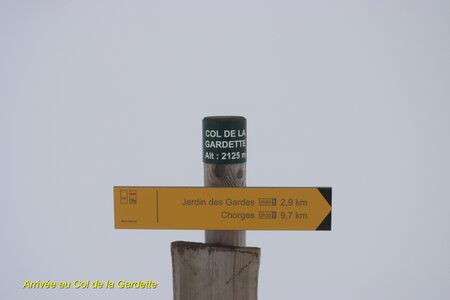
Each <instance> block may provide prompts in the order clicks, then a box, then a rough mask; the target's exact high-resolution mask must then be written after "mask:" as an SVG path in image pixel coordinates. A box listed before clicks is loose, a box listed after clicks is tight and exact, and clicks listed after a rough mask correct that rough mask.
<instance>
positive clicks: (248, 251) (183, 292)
mask: <svg viewBox="0 0 450 300" xmlns="http://www.w3.org/2000/svg"><path fill="white" fill-rule="evenodd" d="M260 251H261V250H260V249H259V248H251V247H245V248H240V247H226V246H215V245H207V244H200V243H190V242H173V243H172V245H171V252H172V265H173V274H174V276H173V289H174V299H175V300H194V299H195V300H225V299H226V300H256V299H257V292H258V272H259V263H260Z"/></svg>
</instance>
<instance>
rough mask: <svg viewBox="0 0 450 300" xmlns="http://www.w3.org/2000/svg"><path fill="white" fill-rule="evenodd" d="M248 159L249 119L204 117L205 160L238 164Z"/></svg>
mask: <svg viewBox="0 0 450 300" xmlns="http://www.w3.org/2000/svg"><path fill="white" fill-rule="evenodd" d="M246 161H247V120H246V119H245V118H244V117H234V116H233V117H206V118H204V119H203V162H204V163H208V164H237V163H244V162H246Z"/></svg>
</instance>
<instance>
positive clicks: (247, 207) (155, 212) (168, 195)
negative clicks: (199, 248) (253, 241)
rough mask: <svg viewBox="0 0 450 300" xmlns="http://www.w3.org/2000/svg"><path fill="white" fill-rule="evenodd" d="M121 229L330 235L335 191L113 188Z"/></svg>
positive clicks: (292, 188) (307, 189)
mask: <svg viewBox="0 0 450 300" xmlns="http://www.w3.org/2000/svg"><path fill="white" fill-rule="evenodd" d="M114 218H115V228H118V229H203V230H331V187H319V188H311V187H307V188H305V187H289V188H285V187H283V188H280V187H244V188H213V187H208V188H206V187H127V186H122V187H121V186H118V187H114Z"/></svg>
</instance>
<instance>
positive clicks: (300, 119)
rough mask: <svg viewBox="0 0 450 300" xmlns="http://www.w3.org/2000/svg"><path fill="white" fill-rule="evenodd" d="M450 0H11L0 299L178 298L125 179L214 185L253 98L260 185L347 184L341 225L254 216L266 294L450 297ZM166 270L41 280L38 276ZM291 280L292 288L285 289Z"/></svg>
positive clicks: (2, 4) (252, 166) (1, 29)
mask: <svg viewBox="0 0 450 300" xmlns="http://www.w3.org/2000/svg"><path fill="white" fill-rule="evenodd" d="M449 37H450V2H449V1H392V0H390V1H350V0H346V1H283V0H281V1H196V0H194V1H2V0H0V195H1V196H0V199H1V208H0V231H1V243H0V259H1V261H0V263H1V267H0V282H1V283H0V286H1V289H0V298H1V299H124V298H127V299H172V279H171V277H172V266H171V258H170V243H171V242H172V241H175V240H185V241H198V242H202V241H203V231H183V230H178V231H171V230H114V224H113V186H114V185H149V186H202V184H203V166H202V157H201V155H202V145H201V120H202V118H203V117H205V116H209V115H242V116H245V117H246V118H247V124H248V125H247V126H248V160H247V184H248V186H332V187H333V222H332V231H331V232H314V231H311V232H301V231H249V232H248V233H247V244H248V246H256V247H261V249H262V257H261V268H260V278H259V299H262V300H269V299H300V298H301V299H309V300H315V299H330V298H333V299H369V300H371V299H373V300H375V299H377V300H378V299H387V300H394V299H449V298H450V285H449V279H450V254H449V253H450V218H449V209H450V201H449V200H450V199H449V192H448V188H449V185H450V175H449V169H450V158H449V154H450V141H449V137H450V118H449V116H450V104H449V100H450V39H449ZM77 279H78V280H91V281H94V280H101V281H105V280H111V281H117V280H120V279H123V280H154V281H156V282H158V284H159V285H158V288H157V289H156V290H119V289H117V288H115V289H113V290H106V289H102V290H93V289H88V290H75V289H73V288H72V289H70V290H59V289H55V290H29V289H22V285H23V283H24V282H25V281H26V280H31V281H37V280H41V281H45V280H52V281H58V282H59V281H74V280H77ZM280 297H281V298H280Z"/></svg>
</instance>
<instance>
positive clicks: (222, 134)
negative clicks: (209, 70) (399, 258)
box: [114, 117, 332, 300]
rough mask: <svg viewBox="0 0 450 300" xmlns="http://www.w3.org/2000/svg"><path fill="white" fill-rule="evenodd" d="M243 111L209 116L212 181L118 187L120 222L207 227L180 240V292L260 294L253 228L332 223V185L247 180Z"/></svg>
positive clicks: (198, 296) (208, 173)
mask: <svg viewBox="0 0 450 300" xmlns="http://www.w3.org/2000/svg"><path fill="white" fill-rule="evenodd" d="M246 131H247V128H246V120H245V118H243V117H206V118H204V119H203V162H204V180H205V187H133V186H117V187H114V219H115V228H116V229H200V230H205V242H206V243H205V244H202V243H192V242H173V243H172V245H171V252H172V266H173V291H174V299H175V300H193V299H195V300H219V299H233V300H244V299H245V300H256V299H257V287H258V272H259V261H260V249H259V248H254V247H245V246H246V242H245V231H246V230H331V194H332V192H331V187H245V185H246V184H245V180H246V160H247V132H246Z"/></svg>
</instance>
